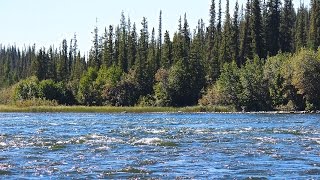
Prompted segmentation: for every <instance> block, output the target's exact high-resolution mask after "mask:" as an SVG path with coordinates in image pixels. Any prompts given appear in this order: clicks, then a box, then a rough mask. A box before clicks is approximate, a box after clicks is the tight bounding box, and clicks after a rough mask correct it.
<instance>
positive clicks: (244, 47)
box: [239, 0, 253, 64]
mask: <svg viewBox="0 0 320 180" xmlns="http://www.w3.org/2000/svg"><path fill="white" fill-rule="evenodd" d="M250 16H251V3H250V0H248V1H247V4H246V12H245V17H244V20H243V21H242V26H241V36H240V37H241V38H240V39H241V40H240V42H241V44H240V57H239V60H240V61H239V64H244V63H245V61H246V60H247V59H252V57H253V55H252V50H251V46H250V43H251V39H252V38H251V35H250V28H249V26H250V24H251V23H250Z"/></svg>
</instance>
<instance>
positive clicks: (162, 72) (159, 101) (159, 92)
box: [153, 69, 172, 107]
mask: <svg viewBox="0 0 320 180" xmlns="http://www.w3.org/2000/svg"><path fill="white" fill-rule="evenodd" d="M168 77H169V72H168V71H167V70H166V69H159V70H158V72H157V73H156V75H155V78H156V82H157V83H156V84H155V85H154V87H153V90H154V101H155V102H154V105H155V106H159V107H164V106H170V105H171V102H172V101H171V99H170V98H171V97H170V92H169V91H170V90H169V85H168Z"/></svg>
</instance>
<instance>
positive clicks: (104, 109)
mask: <svg viewBox="0 0 320 180" xmlns="http://www.w3.org/2000/svg"><path fill="white" fill-rule="evenodd" d="M0 112H70V113H71V112H75V113H77V112H84V113H152V112H186V113H192V112H235V110H234V109H233V108H232V107H227V106H213V107H202V106H191V107H179V108H178V107H110V106H29V107H19V106H13V105H0Z"/></svg>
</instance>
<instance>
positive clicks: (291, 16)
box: [280, 0, 295, 52]
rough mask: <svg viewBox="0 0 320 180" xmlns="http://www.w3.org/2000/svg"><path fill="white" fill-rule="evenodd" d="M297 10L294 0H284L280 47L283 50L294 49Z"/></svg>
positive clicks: (291, 50)
mask: <svg viewBox="0 0 320 180" xmlns="http://www.w3.org/2000/svg"><path fill="white" fill-rule="evenodd" d="M294 28H295V10H294V7H293V3H292V0H284V4H283V8H282V11H281V23H280V49H281V51H282V52H293V50H294Z"/></svg>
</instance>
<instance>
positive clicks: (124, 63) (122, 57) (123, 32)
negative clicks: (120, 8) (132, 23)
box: [118, 12, 128, 72]
mask: <svg viewBox="0 0 320 180" xmlns="http://www.w3.org/2000/svg"><path fill="white" fill-rule="evenodd" d="M126 26H127V23H126V19H125V17H124V13H123V12H122V13H121V20H120V37H119V56H118V63H119V67H120V68H121V70H122V71H123V72H128V59H127V55H128V51H127V50H128V49H127V34H128V32H127V28H126Z"/></svg>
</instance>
